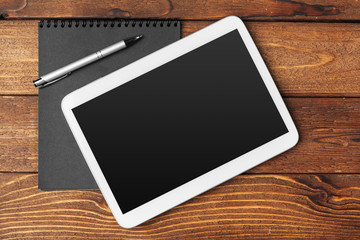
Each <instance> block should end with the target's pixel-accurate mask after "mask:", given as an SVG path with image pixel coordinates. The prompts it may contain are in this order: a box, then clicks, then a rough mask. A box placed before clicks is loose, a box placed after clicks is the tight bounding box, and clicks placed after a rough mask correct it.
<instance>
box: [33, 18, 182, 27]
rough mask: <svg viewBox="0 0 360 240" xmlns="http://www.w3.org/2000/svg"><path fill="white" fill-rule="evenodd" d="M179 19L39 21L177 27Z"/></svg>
mask: <svg viewBox="0 0 360 240" xmlns="http://www.w3.org/2000/svg"><path fill="white" fill-rule="evenodd" d="M178 24H179V21H178V20H176V19H169V20H124V19H96V20H92V19H88V20H85V19H84V20H80V19H77V20H41V21H40V22H39V27H40V28H44V27H47V28H50V27H55V28H57V27H60V28H64V27H69V28H71V27H75V28H79V27H129V26H131V27H135V26H139V27H150V26H152V27H157V26H159V27H165V26H166V27H171V26H174V27H177V25H178Z"/></svg>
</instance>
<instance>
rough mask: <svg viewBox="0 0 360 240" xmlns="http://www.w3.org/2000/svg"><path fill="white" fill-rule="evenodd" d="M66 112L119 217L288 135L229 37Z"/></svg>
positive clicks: (239, 45) (237, 42) (241, 48)
mask: <svg viewBox="0 0 360 240" xmlns="http://www.w3.org/2000/svg"><path fill="white" fill-rule="evenodd" d="M145 37H146V36H145ZM73 112H74V115H75V117H76V119H77V121H78V122H79V125H80V127H81V129H82V131H83V133H84V135H85V137H86V139H87V141H88V143H89V145H90V147H91V149H92V151H93V153H94V155H95V158H96V160H97V162H98V163H99V165H100V168H101V170H102V171H103V173H104V175H105V178H106V180H107V182H108V184H109V185H110V188H111V190H112V192H113V194H114V195H115V198H116V200H117V202H118V204H119V206H120V209H121V210H122V212H123V213H126V212H129V211H131V210H133V209H134V208H136V207H138V206H140V205H142V204H144V203H146V202H148V201H150V200H152V199H154V198H156V197H158V196H160V195H162V194H164V193H166V192H168V191H170V190H172V189H174V188H176V187H178V186H180V185H182V184H184V183H186V182H188V181H190V180H192V179H194V178H196V177H199V176H200V175H202V174H204V173H206V172H208V171H210V170H212V169H214V168H216V167H219V166H221V165H223V164H225V163H226V162H229V161H231V160H233V159H235V158H237V157H239V156H240V155H243V154H244V153H246V152H248V151H250V150H252V149H255V148H256V147H259V146H261V145H263V144H265V143H266V142H269V141H270V140H273V139H275V138H277V137H279V136H281V135H283V134H285V133H287V132H288V130H287V128H286V126H285V124H284V122H283V120H282V118H281V116H280V114H279V112H278V110H277V109H276V107H275V105H274V102H273V100H272V99H271V97H270V95H269V92H268V90H267V89H266V87H265V85H264V83H263V80H262V79H261V77H260V75H259V73H258V71H257V69H256V67H255V65H254V62H253V61H252V59H251V57H250V55H249V53H248V51H247V49H246V47H245V45H244V43H243V41H242V39H241V37H240V35H239V33H238V31H237V30H234V31H232V32H230V33H228V34H226V35H224V36H222V37H220V38H218V39H216V40H214V41H212V42H210V43H208V44H206V45H204V46H202V47H200V48H198V49H195V50H193V51H191V52H189V53H187V54H185V55H183V56H182V57H180V58H177V59H175V60H173V61H171V62H168V63H166V64H164V65H163V66H161V67H159V68H157V69H154V70H152V71H150V72H148V73H146V74H144V75H142V76H140V77H138V78H136V79H134V80H132V81H130V82H127V83H126V84H123V85H121V86H119V87H117V88H115V89H113V90H111V91H109V92H107V93H105V94H103V95H101V96H99V97H97V98H94V99H92V100H91V101H88V102H86V103H84V104H82V105H80V106H78V107H76V108H74V109H73Z"/></svg>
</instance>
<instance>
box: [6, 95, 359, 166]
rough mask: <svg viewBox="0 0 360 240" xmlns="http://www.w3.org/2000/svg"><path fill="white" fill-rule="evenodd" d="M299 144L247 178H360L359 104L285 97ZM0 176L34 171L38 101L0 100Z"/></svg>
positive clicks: (35, 163)
mask: <svg viewBox="0 0 360 240" xmlns="http://www.w3.org/2000/svg"><path fill="white" fill-rule="evenodd" d="M285 102H286V104H287V106H288V108H289V111H290V113H291V115H292V116H293V118H294V120H295V124H296V125H297V127H298V129H299V132H300V141H299V143H298V145H297V146H296V147H295V148H293V149H291V150H290V151H288V152H286V153H284V154H282V155H280V156H278V157H276V158H274V159H272V160H270V161H268V162H266V163H264V164H262V165H260V166H258V167H256V168H254V169H252V170H250V172H251V173H359V172H360V132H359V129H360V99H341V98H338V99H337V98H288V99H285ZM0 121H1V126H0V171H12V172H14V171H16V172H36V171H37V121H38V114H37V97H36V96H12V97H9V96H3V97H0Z"/></svg>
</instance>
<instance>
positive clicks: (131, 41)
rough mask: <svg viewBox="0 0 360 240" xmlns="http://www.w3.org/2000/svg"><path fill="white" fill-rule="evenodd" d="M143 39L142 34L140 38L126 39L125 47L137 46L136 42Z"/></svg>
mask: <svg viewBox="0 0 360 240" xmlns="http://www.w3.org/2000/svg"><path fill="white" fill-rule="evenodd" d="M142 37H143V35H142V34H140V35H138V36H136V37H131V38H128V39H125V40H124V42H125V45H126V46H127V47H129V46H131V45H133V44H135V42H137V41H138V40H140V39H141V38H142Z"/></svg>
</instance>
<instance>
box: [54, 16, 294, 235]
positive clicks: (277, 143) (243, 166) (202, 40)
mask: <svg viewBox="0 0 360 240" xmlns="http://www.w3.org/2000/svg"><path fill="white" fill-rule="evenodd" d="M235 29H237V30H238V31H239V33H240V35H241V37H242V39H243V41H244V44H245V45H246V47H247V49H248V51H249V53H250V55H251V57H252V59H253V61H254V63H255V65H256V67H257V69H258V71H259V73H260V75H261V77H262V79H263V81H264V83H265V85H266V87H267V89H268V91H269V93H270V95H271V97H272V99H273V101H274V103H275V105H276V107H277V109H278V110H279V113H280V115H281V117H282V119H283V121H284V123H285V125H286V127H287V129H288V130H289V132H288V133H286V134H284V135H282V136H280V137H278V138H276V139H274V140H272V141H270V142H268V143H266V144H264V145H262V146H260V147H257V148H256V149H254V150H252V151H250V152H248V153H246V154H244V155H241V156H240V157H238V158H236V159H234V160H232V161H230V162H228V163H226V164H223V165H221V166H220V167H217V168H215V169H213V170H211V171H209V172H207V173H205V174H203V175H202V176H200V177H197V178H195V179H193V180H191V181H189V182H187V183H185V184H183V185H181V186H179V187H177V188H175V189H173V190H171V191H169V192H167V193H165V194H163V195H161V196H158V197H157V198H155V199H153V200H151V201H149V202H147V203H145V204H143V205H141V206H139V207H137V208H135V209H133V210H131V211H129V212H127V213H125V214H122V212H121V210H120V207H119V205H118V204H117V201H116V199H115V197H114V195H113V193H112V192H111V189H110V187H109V185H108V183H107V181H106V179H105V177H104V175H103V173H102V171H101V169H100V167H99V165H98V163H97V161H96V158H95V156H94V154H93V153H92V150H91V148H90V146H89V144H88V143H87V141H86V138H85V136H84V134H83V133H82V131H81V128H80V126H79V124H78V122H77V120H76V118H75V116H74V114H73V112H72V109H73V108H75V107H77V106H79V105H81V104H83V103H85V102H87V101H89V100H91V99H93V98H95V97H97V96H99V95H101V94H103V93H105V92H107V91H109V90H111V89H113V88H116V87H118V86H120V85H122V84H124V83H126V82H128V81H131V80H133V79H135V78H137V77H139V76H140V75H143V74H145V73H147V72H149V71H151V70H153V69H155V68H157V67H160V66H161V65H164V64H166V63H167V62H169V61H171V60H173V59H175V58H178V57H180V56H182V55H184V54H186V53H188V52H190V51H192V50H194V49H196V48H198V47H201V46H202V45H204V44H207V43H208V42H211V41H213V40H215V39H217V38H219V37H221V36H223V35H225V34H227V33H229V32H231V31H233V30H235ZM61 107H62V110H63V113H64V115H65V118H66V120H67V122H68V124H69V126H70V129H71V131H72V133H73V135H74V137H75V139H76V141H77V143H78V145H79V148H80V150H81V152H82V154H83V155H84V158H85V160H86V162H87V164H88V166H89V168H90V171H91V172H92V174H93V176H94V178H95V180H96V182H97V184H98V186H99V189H100V190H101V192H102V194H103V196H104V198H105V200H106V202H107V204H108V206H109V208H110V209H111V211H112V213H113V215H114V217H115V219H116V220H117V222H118V223H119V225H120V226H122V227H124V228H131V227H134V226H137V225H138V224H140V223H142V222H144V221H146V220H148V219H150V218H153V217H155V216H157V215H159V214H161V213H163V212H165V211H167V210H168V209H170V208H172V207H175V206H176V205H179V204H181V203H183V202H185V201H187V200H189V199H190V198H193V197H195V196H197V195H199V194H201V193H203V192H205V191H207V190H209V189H210V188H213V187H215V186H217V185H219V184H221V183H223V182H224V181H226V180H229V179H230V178H232V177H235V176H237V175H238V174H240V173H242V172H245V171H246V170H248V169H250V168H252V167H255V166H256V165H258V164H260V163H262V162H264V161H266V160H268V159H270V158H272V157H274V156H276V155H278V154H280V153H282V152H284V151H286V150H288V149H290V148H291V147H293V146H295V145H296V143H297V141H298V138H299V136H298V132H297V130H296V127H295V125H294V123H293V121H292V119H291V117H290V114H289V112H288V110H287V108H286V106H285V104H284V102H283V99H282V98H281V96H280V93H279V91H278V89H277V88H276V85H275V83H274V81H273V79H272V77H271V75H270V73H269V71H268V69H267V67H266V65H265V63H264V61H263V59H262V57H261V55H260V53H259V51H258V50H257V48H256V46H255V44H254V42H253V40H252V39H251V37H250V34H249V33H248V31H247V29H246V27H245V25H244V24H243V22H242V21H241V20H240V19H239V18H238V17H235V16H231V17H227V18H224V19H222V20H220V21H218V22H216V23H214V24H211V25H209V26H207V27H205V28H203V29H202V30H200V31H198V32H195V33H193V34H191V35H189V36H187V37H185V38H183V39H181V40H179V41H177V42H174V43H172V44H170V45H168V46H166V47H164V48H162V49H160V50H158V51H156V52H154V53H152V54H149V55H148V56H146V57H143V58H141V59H139V60H137V61H136V62H133V63H131V64H129V65H128V66H126V67H124V68H121V69H119V70H117V71H115V72H113V73H111V74H109V75H107V76H105V77H102V78H100V79H98V80H96V81H94V82H92V83H90V84H88V85H86V86H84V87H82V88H80V89H78V90H76V91H74V92H72V93H70V94H68V95H67V96H65V97H64V99H63V100H62V103H61Z"/></svg>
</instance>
